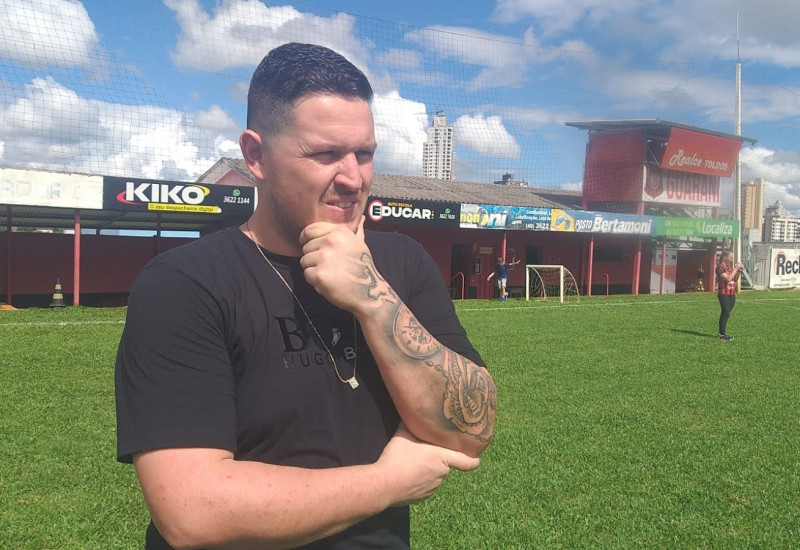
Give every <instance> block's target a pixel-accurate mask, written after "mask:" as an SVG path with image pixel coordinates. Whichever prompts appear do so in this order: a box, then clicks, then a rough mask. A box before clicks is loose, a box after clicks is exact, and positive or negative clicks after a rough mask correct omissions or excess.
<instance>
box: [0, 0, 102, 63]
mask: <svg viewBox="0 0 800 550" xmlns="http://www.w3.org/2000/svg"><path fill="white" fill-rule="evenodd" d="M0 21H2V22H3V31H2V33H0V57H4V58H7V59H12V60H14V61H17V62H19V63H21V64H22V65H24V66H26V67H28V68H31V69H43V68H46V67H48V66H51V65H60V66H66V67H75V66H89V65H90V64H91V62H92V58H93V56H94V53H95V50H96V48H97V46H98V37H97V33H96V32H95V28H94V24H93V23H92V20H91V19H90V18H89V14H88V13H87V12H86V8H84V7H83V4H81V3H80V2H78V1H75V0H37V1H36V2H31V1H30V0H11V1H7V0H5V1H3V2H0Z"/></svg>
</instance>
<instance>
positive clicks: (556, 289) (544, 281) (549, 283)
mask: <svg viewBox="0 0 800 550" xmlns="http://www.w3.org/2000/svg"><path fill="white" fill-rule="evenodd" d="M531 297H533V298H539V299H541V300H547V299H548V298H555V297H558V299H559V301H560V302H561V303H563V302H564V301H565V300H574V301H577V300H578V299H579V298H580V295H579V293H578V283H577V282H576V281H575V277H573V276H572V273H571V272H570V270H569V269H567V268H566V267H564V266H563V265H526V266H525V300H528V301H529V300H530V299H531Z"/></svg>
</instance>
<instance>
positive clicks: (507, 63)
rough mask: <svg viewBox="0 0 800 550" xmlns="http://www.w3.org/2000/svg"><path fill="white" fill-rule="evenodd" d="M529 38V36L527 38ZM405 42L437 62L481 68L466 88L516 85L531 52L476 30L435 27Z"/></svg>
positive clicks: (411, 35)
mask: <svg viewBox="0 0 800 550" xmlns="http://www.w3.org/2000/svg"><path fill="white" fill-rule="evenodd" d="M526 38H528V39H532V36H531V37H526ZM406 39H408V40H410V41H411V42H414V43H417V44H419V45H420V46H422V47H423V48H424V49H425V50H427V51H429V52H432V53H434V54H435V55H436V56H437V57H438V58H439V59H444V60H455V61H457V62H459V63H463V64H467V65H472V66H476V67H479V68H480V71H479V73H478V74H477V75H476V76H475V77H474V78H473V79H472V80H471V81H470V82H468V87H469V88H472V89H480V88H487V87H501V86H517V85H519V84H521V83H522V82H523V81H524V79H525V73H526V67H527V65H528V60H529V59H528V58H529V57H530V56H531V55H532V50H530V49H528V48H526V43H525V42H523V41H520V40H519V39H517V38H509V37H507V36H501V35H495V34H491V33H487V32H484V31H479V30H477V29H471V28H462V27H446V26H441V25H440V26H434V27H428V28H425V29H418V30H413V31H411V32H409V33H407V34H406Z"/></svg>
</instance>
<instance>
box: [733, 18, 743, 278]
mask: <svg viewBox="0 0 800 550" xmlns="http://www.w3.org/2000/svg"><path fill="white" fill-rule="evenodd" d="M735 132H736V135H737V136H741V135H742V63H741V60H740V58H739V14H738V13H737V14H736V129H735ZM741 187H742V160H741V148H740V149H739V153H738V154H737V155H736V168H735V170H734V174H733V219H734V220H735V221H737V222H739V233H738V234H734V237H733V243H732V244H733V247H732V248H733V252H734V255H735V257H736V261H737V262H738V261H741V259H742V239H741V232H742V224H741V218H742V216H741V211H742V200H741V198H740V197H739V193H740V192H741Z"/></svg>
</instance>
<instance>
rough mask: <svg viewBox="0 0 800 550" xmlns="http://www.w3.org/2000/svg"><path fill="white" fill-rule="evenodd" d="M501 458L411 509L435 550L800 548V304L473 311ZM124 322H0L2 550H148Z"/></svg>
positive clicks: (32, 313) (471, 305)
mask: <svg viewBox="0 0 800 550" xmlns="http://www.w3.org/2000/svg"><path fill="white" fill-rule="evenodd" d="M456 308H457V310H458V313H459V316H460V318H461V320H462V322H463V324H464V326H465V327H466V329H467V331H468V333H469V335H470V338H471V339H472V341H473V342H474V344H475V346H476V347H477V348H478V350H479V351H480V352H481V354H482V355H483V358H484V360H485V361H486V363H487V364H488V366H489V368H490V370H491V372H492V374H493V376H494V378H495V381H496V383H497V386H498V397H499V407H500V408H499V412H498V418H497V429H496V432H495V440H494V442H493V443H492V445H491V446H490V447H489V449H488V450H487V452H486V453H485V454H484V455H483V463H482V465H481V467H480V468H479V469H478V470H477V471H476V472H473V473H469V474H462V473H458V472H454V473H453V474H452V475H451V476H450V477H449V478H448V479H447V480H446V482H445V484H444V485H443V486H442V488H441V489H440V491H439V492H438V493H437V494H436V495H435V496H434V497H433V498H431V499H430V500H428V501H426V502H424V503H421V504H418V505H416V506H414V507H413V508H412V545H413V547H414V548H419V549H428V548H430V549H450V548H452V549H457V548H458V549H462V548H481V549H511V548H518V549H529V548H629V547H645V548H655V547H657V548H744V547H747V548H796V547H798V546H800V520H798V516H799V515H800V514H798V510H800V412H798V406H797V403H798V396H800V368H798V366H797V365H798V357H799V356H800V343H798V327H800V323H798V320H800V292H746V293H743V294H740V295H739V296H738V297H737V302H736V307H735V308H734V310H733V313H732V316H731V320H730V323H729V332H730V333H731V334H733V335H734V336H735V337H736V340H734V341H733V342H723V341H721V340H719V339H717V338H716V332H717V329H716V322H717V317H718V314H719V306H718V303H717V301H716V296H715V295H713V294H710V293H705V294H678V295H670V296H612V297H610V298H605V297H593V298H589V299H586V298H583V299H581V301H580V303H577V304H564V305H562V304H558V303H556V302H534V301H532V302H525V301H522V300H509V301H508V302H505V303H502V304H501V303H498V302H497V301H487V300H481V301H477V300H469V301H464V302H457V303H456ZM124 316H125V310H124V309H89V308H64V309H58V310H42V309H39V310H23V311H10V312H0V344H1V345H0V372H2V380H0V382H1V383H0V427H2V432H1V433H2V434H3V445H2V447H0V449H1V450H0V495H2V501H3V506H2V512H0V547H2V548H24V549H37V550H38V549H47V548H52V549H88V548H92V549H94V548H96V549H106V548H122V549H127V548H130V549H133V548H141V546H142V536H143V532H144V527H145V525H146V521H147V512H146V509H145V507H144V504H143V502H142V500H141V497H140V494H139V489H138V485H137V482H136V479H135V476H134V473H133V468H132V467H131V466H127V465H122V464H117V463H116V462H115V461H114V450H115V433H114V430H115V427H114V395H113V364H114V357H115V353H116V345H117V342H118V340H119V336H120V333H121V331H122V326H123V322H124Z"/></svg>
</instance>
